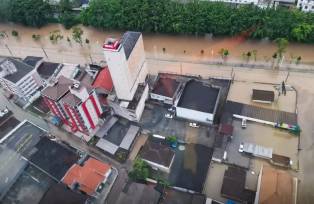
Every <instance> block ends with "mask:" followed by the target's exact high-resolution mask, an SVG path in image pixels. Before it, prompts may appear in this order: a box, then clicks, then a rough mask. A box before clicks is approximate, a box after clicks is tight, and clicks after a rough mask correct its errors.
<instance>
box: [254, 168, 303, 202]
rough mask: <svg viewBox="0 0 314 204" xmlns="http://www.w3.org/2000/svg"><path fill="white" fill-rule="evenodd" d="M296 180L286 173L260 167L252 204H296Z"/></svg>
mask: <svg viewBox="0 0 314 204" xmlns="http://www.w3.org/2000/svg"><path fill="white" fill-rule="evenodd" d="M297 185H298V179H297V178H295V177H292V176H291V175H290V174H289V173H288V172H286V171H283V170H277V169H274V168H272V167H270V166H262V168H261V171H260V174H259V177H258V184H257V192H256V196H255V202H254V204H273V203H276V204H296V203H297Z"/></svg>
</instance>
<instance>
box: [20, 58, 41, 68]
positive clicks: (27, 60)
mask: <svg viewBox="0 0 314 204" xmlns="http://www.w3.org/2000/svg"><path fill="white" fill-rule="evenodd" d="M42 59H43V58H42V57H35V56H27V57H25V59H24V60H23V62H24V63H26V64H28V65H30V66H32V67H35V66H36V64H37V63H38V62H39V61H40V60H42Z"/></svg>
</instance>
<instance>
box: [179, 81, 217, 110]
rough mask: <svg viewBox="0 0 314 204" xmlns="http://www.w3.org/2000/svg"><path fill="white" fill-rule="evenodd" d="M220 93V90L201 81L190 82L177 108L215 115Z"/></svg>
mask: <svg viewBox="0 0 314 204" xmlns="http://www.w3.org/2000/svg"><path fill="white" fill-rule="evenodd" d="M219 91H220V89H219V88H216V87H212V86H210V85H208V84H206V83H203V82H201V81H196V80H190V81H189V82H187V83H186V85H185V88H184V90H183V93H182V95H181V97H180V99H179V102H178V105H177V106H178V107H182V108H187V109H192V110H196V111H201V112H205V113H214V111H215V107H216V104H217V103H218V99H219V98H218V97H219Z"/></svg>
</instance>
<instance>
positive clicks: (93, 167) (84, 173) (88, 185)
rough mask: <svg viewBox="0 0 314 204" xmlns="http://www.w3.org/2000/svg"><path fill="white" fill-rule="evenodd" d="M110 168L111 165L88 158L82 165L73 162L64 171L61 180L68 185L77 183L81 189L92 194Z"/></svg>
mask: <svg viewBox="0 0 314 204" xmlns="http://www.w3.org/2000/svg"><path fill="white" fill-rule="evenodd" d="M110 168H111V166H110V165H108V164H105V163H103V162H100V161H98V160H96V159H93V158H89V159H88V160H87V161H85V163H84V164H82V165H78V164H74V165H73V166H72V167H71V168H70V169H69V171H68V172H67V173H66V175H65V176H64V178H63V179H62V182H63V183H65V184H67V185H68V186H69V187H71V186H73V185H76V184H77V185H78V188H79V189H80V190H81V191H83V192H85V193H87V194H88V195H93V194H94V193H95V192H96V190H97V188H98V185H99V184H101V183H102V182H103V181H104V180H105V179H106V177H107V176H108V175H107V173H108V172H109V171H110Z"/></svg>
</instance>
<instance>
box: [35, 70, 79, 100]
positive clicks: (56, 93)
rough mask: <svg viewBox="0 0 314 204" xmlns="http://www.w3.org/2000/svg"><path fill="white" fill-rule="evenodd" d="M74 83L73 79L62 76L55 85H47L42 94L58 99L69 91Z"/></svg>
mask: <svg viewBox="0 0 314 204" xmlns="http://www.w3.org/2000/svg"><path fill="white" fill-rule="evenodd" d="M72 85H73V81H72V80H71V79H68V78H66V77H64V76H60V77H59V79H58V81H57V82H56V83H55V84H54V85H53V86H47V87H46V88H45V89H44V90H43V91H42V92H41V93H42V95H44V96H47V97H48V98H50V99H52V100H55V101H57V100H59V99H60V98H61V97H62V96H64V95H65V94H66V93H67V92H68V91H69V87H70V86H72Z"/></svg>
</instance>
